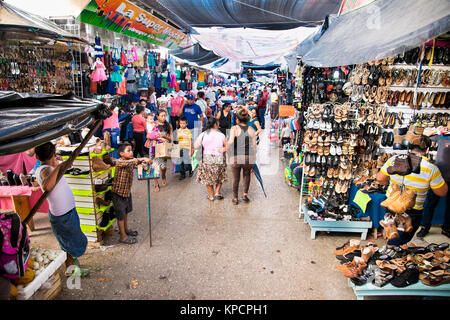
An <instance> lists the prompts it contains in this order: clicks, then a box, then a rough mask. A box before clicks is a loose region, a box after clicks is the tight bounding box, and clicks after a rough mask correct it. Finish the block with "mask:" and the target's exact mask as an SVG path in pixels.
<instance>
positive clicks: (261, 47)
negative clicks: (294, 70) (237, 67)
mask: <svg viewBox="0 0 450 320" xmlns="http://www.w3.org/2000/svg"><path fill="white" fill-rule="evenodd" d="M195 31H197V33H198V34H192V38H194V39H195V40H197V41H198V42H199V43H200V44H201V46H202V47H203V48H205V49H207V50H212V51H214V52H215V53H216V54H217V55H219V56H221V57H223V58H229V59H230V60H234V61H251V62H252V63H255V64H260V65H264V64H267V63H271V62H273V61H275V60H277V59H279V58H281V57H283V56H284V55H286V54H287V53H289V52H291V51H293V50H295V48H296V47H297V46H298V45H299V44H300V43H301V42H302V41H303V40H304V39H305V38H306V37H308V36H309V35H311V34H313V33H314V32H315V31H316V28H306V27H298V28H295V29H290V30H283V31H279V30H259V29H250V28H233V29H230V28H222V27H214V28H195Z"/></svg>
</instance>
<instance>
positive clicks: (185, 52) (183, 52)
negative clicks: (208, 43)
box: [169, 43, 220, 66]
mask: <svg viewBox="0 0 450 320" xmlns="http://www.w3.org/2000/svg"><path fill="white" fill-rule="evenodd" d="M169 53H170V54H171V55H173V56H175V57H178V58H180V59H183V60H187V61H189V62H194V63H196V64H198V65H199V66H202V65H205V64H209V63H211V62H214V61H216V60H219V59H220V57H219V56H218V55H216V54H215V53H214V52H213V51H210V50H206V49H204V48H202V46H201V45H200V44H199V43H196V44H193V45H191V46H189V47H185V48H178V49H176V50H171V51H170V52H169Z"/></svg>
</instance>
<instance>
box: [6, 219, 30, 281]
mask: <svg viewBox="0 0 450 320" xmlns="http://www.w3.org/2000/svg"><path fill="white" fill-rule="evenodd" d="M0 250H1V251H0V274H1V275H2V276H3V277H5V278H8V279H17V278H20V277H23V276H24V274H25V271H26V269H27V265H28V260H29V258H30V236H29V234H28V229H27V226H26V225H25V223H23V222H21V221H20V217H19V215H18V214H17V213H15V212H8V213H1V214H0Z"/></svg>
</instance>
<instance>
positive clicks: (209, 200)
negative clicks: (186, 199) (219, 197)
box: [206, 197, 215, 201]
mask: <svg viewBox="0 0 450 320" xmlns="http://www.w3.org/2000/svg"><path fill="white" fill-rule="evenodd" d="M206 199H208V200H209V201H214V199H215V197H214V198H212V199H211V198H210V197H206Z"/></svg>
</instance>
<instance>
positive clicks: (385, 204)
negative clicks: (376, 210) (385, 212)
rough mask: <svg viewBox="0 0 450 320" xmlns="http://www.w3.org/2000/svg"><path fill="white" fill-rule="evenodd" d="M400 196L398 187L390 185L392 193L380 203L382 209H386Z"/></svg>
mask: <svg viewBox="0 0 450 320" xmlns="http://www.w3.org/2000/svg"><path fill="white" fill-rule="evenodd" d="M400 195H401V190H400V186H399V185H398V184H392V191H391V194H390V195H389V197H388V198H387V199H386V200H384V201H383V202H381V203H380V205H381V206H382V207H384V208H387V207H388V206H389V205H390V204H391V203H392V202H393V201H395V200H397V198H398V197H400Z"/></svg>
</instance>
